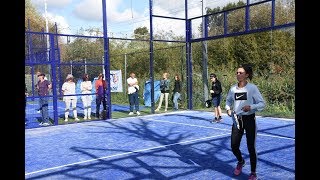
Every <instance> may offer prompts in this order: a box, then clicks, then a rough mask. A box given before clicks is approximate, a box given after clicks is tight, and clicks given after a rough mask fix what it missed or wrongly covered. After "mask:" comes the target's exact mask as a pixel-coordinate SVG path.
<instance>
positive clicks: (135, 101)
mask: <svg viewBox="0 0 320 180" xmlns="http://www.w3.org/2000/svg"><path fill="white" fill-rule="evenodd" d="M128 96H129V104H130V112H133V107H135V109H136V111H139V95H138V92H135V93H132V94H129V95H128Z"/></svg>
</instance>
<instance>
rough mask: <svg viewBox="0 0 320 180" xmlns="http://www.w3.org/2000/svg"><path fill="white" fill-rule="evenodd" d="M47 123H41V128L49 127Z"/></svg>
mask: <svg viewBox="0 0 320 180" xmlns="http://www.w3.org/2000/svg"><path fill="white" fill-rule="evenodd" d="M49 125H50V124H49V123H42V124H41V126H49Z"/></svg>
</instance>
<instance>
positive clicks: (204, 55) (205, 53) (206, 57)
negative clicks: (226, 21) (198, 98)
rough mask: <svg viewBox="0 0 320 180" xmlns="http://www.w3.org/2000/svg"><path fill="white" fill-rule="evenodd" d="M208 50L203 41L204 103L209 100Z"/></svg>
mask: <svg viewBox="0 0 320 180" xmlns="http://www.w3.org/2000/svg"><path fill="white" fill-rule="evenodd" d="M203 1H204V0H201V9H202V38H205V29H206V24H205V17H204V16H203V8H204V6H203ZM207 51H208V48H207V41H202V82H203V93H204V94H203V98H204V100H203V102H204V101H206V100H208V99H209V95H208V93H209V92H208V53H207Z"/></svg>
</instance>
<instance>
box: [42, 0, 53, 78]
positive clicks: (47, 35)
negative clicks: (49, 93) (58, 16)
mask: <svg viewBox="0 0 320 180" xmlns="http://www.w3.org/2000/svg"><path fill="white" fill-rule="evenodd" d="M44 14H45V15H44V16H45V20H46V33H49V23H48V12H47V0H44ZM46 37H47V45H46V46H47V47H46V48H47V49H46V51H47V61H50V42H49V38H50V37H49V34H46ZM50 72H51V68H50V65H49V66H48V74H49V75H51V73H50Z"/></svg>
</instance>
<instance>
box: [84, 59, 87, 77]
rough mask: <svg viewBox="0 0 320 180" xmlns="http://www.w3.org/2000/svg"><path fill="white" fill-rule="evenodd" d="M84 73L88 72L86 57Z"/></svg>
mask: <svg viewBox="0 0 320 180" xmlns="http://www.w3.org/2000/svg"><path fill="white" fill-rule="evenodd" d="M84 73H85V74H87V60H86V59H84Z"/></svg>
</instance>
